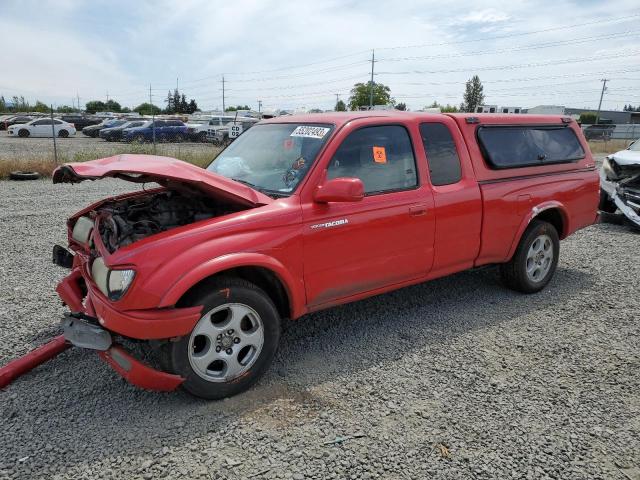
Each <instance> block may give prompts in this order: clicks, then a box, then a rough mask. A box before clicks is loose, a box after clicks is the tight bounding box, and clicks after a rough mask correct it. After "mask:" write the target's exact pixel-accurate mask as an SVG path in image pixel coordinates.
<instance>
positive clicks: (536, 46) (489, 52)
mask: <svg viewBox="0 0 640 480" xmlns="http://www.w3.org/2000/svg"><path fill="white" fill-rule="evenodd" d="M638 33H640V30H628V31H626V32H619V33H612V34H608V35H596V36H591V37H583V38H575V39H570V40H558V41H556V42H545V43H538V44H533V45H522V46H519V47H513V48H504V49H500V50H477V51H473V52H462V53H448V54H441V55H427V56H414V57H388V58H381V59H380V60H379V61H381V62H404V61H416V60H436V59H439V58H453V57H456V58H457V57H471V56H478V55H495V54H501V53H511V52H520V51H524V50H538V49H542V48H550V47H557V46H564V45H574V44H580V43H588V42H593V41H598V40H609V39H613V38H618V37H628V36H634V35H637V34H638Z"/></svg>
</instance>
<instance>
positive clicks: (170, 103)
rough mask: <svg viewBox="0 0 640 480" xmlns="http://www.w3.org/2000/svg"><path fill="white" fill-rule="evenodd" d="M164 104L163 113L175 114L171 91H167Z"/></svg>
mask: <svg viewBox="0 0 640 480" xmlns="http://www.w3.org/2000/svg"><path fill="white" fill-rule="evenodd" d="M165 103H166V104H167V108H165V109H164V112H165V113H169V114H171V113H176V107H175V104H174V103H173V94H172V93H171V90H169V92H168V93H167V98H166V100H165Z"/></svg>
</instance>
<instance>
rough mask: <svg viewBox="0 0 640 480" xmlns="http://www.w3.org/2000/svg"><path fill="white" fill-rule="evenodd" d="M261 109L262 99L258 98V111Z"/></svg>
mask: <svg viewBox="0 0 640 480" xmlns="http://www.w3.org/2000/svg"><path fill="white" fill-rule="evenodd" d="M261 111H262V100H258V113H260V112H261Z"/></svg>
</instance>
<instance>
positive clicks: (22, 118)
mask: <svg viewBox="0 0 640 480" xmlns="http://www.w3.org/2000/svg"><path fill="white" fill-rule="evenodd" d="M33 119H34V117H30V116H28V115H15V116H13V117H9V118H7V119H6V120H4V121H3V122H2V124H0V130H6V129H7V128H9V127H10V126H11V125H17V124H22V123H28V122H30V121H31V120H33Z"/></svg>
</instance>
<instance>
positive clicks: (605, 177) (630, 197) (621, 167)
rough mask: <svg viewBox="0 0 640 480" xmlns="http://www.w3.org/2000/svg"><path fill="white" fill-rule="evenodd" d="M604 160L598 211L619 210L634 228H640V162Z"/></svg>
mask: <svg viewBox="0 0 640 480" xmlns="http://www.w3.org/2000/svg"><path fill="white" fill-rule="evenodd" d="M616 155H618V154H614V155H609V156H608V157H607V158H605V160H604V162H603V164H602V169H601V170H600V187H601V189H602V192H601V198H600V210H602V211H604V212H607V213H614V212H615V211H616V210H617V209H619V210H620V211H621V212H622V213H623V214H624V215H625V217H627V219H629V220H630V221H631V222H632V223H633V225H634V226H636V227H638V228H640V161H637V162H636V161H633V160H630V159H629V158H625V157H622V158H619V159H616Z"/></svg>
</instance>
